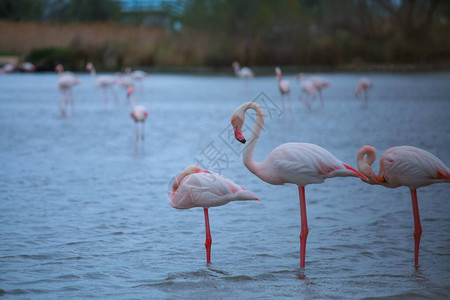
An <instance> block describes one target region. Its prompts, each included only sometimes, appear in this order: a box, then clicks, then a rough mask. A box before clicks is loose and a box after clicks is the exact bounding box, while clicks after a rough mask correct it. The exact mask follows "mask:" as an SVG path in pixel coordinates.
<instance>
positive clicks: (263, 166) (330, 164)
mask: <svg viewBox="0 0 450 300" xmlns="http://www.w3.org/2000/svg"><path fill="white" fill-rule="evenodd" d="M248 109H253V110H254V111H255V112H256V122H255V124H254V125H253V129H252V136H251V138H250V142H249V143H248V144H247V145H246V146H245V148H244V155H243V162H244V165H245V166H246V167H247V169H248V170H249V171H250V172H252V173H253V174H255V175H256V176H258V177H259V178H260V179H261V180H263V181H265V182H267V183H270V184H274V185H281V184H285V183H293V184H296V185H297V186H298V191H299V197H300V217H301V233H300V268H304V267H305V248H306V238H307V236H308V222H307V218H306V203H305V186H306V185H308V184H312V183H322V182H323V181H324V180H325V179H327V178H332V177H347V176H351V177H359V178H363V179H366V177H365V176H364V175H362V174H361V173H359V172H358V171H356V170H355V169H353V168H352V167H350V166H349V165H347V164H345V163H343V162H342V161H340V160H339V159H337V158H336V157H335V156H334V155H333V154H331V153H330V152H328V151H327V150H325V149H323V148H322V147H319V146H317V145H314V144H309V143H286V144H282V145H280V146H278V147H277V148H275V149H274V150H273V151H272V152H271V153H270V154H269V155H268V156H267V157H266V159H265V160H263V161H262V162H256V161H254V159H253V150H254V148H255V145H256V141H257V140H258V138H259V135H260V134H261V130H262V128H263V125H264V112H263V110H262V109H261V107H260V106H259V105H258V104H256V103H254V102H247V103H244V104H242V105H241V106H239V107H238V108H236V110H235V111H234V113H233V115H232V117H231V124H232V126H233V128H234V135H235V137H236V139H237V140H238V141H239V142H241V143H245V142H246V140H245V138H244V136H243V135H242V126H243V125H244V120H245V112H246V111H247V110H248Z"/></svg>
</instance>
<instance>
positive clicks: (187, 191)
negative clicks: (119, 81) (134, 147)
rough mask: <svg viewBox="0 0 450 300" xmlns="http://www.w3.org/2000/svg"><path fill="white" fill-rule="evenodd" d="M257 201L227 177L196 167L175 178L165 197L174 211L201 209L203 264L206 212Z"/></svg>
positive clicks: (208, 256) (208, 257)
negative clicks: (211, 208) (216, 208)
mask: <svg viewBox="0 0 450 300" xmlns="http://www.w3.org/2000/svg"><path fill="white" fill-rule="evenodd" d="M244 200H259V199H258V198H257V197H256V195H255V194H254V193H252V192H250V191H247V190H246V189H244V188H243V187H241V186H239V185H237V184H236V183H234V182H233V181H231V180H229V179H228V178H226V177H224V176H222V175H219V174H216V173H213V172H210V171H206V170H203V169H201V168H199V167H198V166H196V165H192V166H189V167H187V168H186V169H184V170H183V171H182V172H181V173H180V174H179V175H178V176H177V178H176V179H175V181H174V183H173V186H172V192H171V193H170V196H169V201H170V205H171V206H172V207H174V208H178V209H188V208H192V207H203V212H204V214H205V228H206V242H205V247H206V262H207V263H210V262H211V244H212V238H211V231H210V227H209V216H208V209H209V208H210V207H215V206H221V205H225V204H227V203H228V202H230V201H244Z"/></svg>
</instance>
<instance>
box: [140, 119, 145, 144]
mask: <svg viewBox="0 0 450 300" xmlns="http://www.w3.org/2000/svg"><path fill="white" fill-rule="evenodd" d="M141 127H142V133H141V139H142V140H143V139H144V138H145V122H142V125H141Z"/></svg>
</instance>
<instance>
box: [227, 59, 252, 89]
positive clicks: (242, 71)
mask: <svg viewBox="0 0 450 300" xmlns="http://www.w3.org/2000/svg"><path fill="white" fill-rule="evenodd" d="M231 66H232V67H233V70H234V74H235V75H236V77H239V78H242V79H243V80H244V85H245V88H248V80H249V79H250V78H253V77H255V73H254V72H253V70H252V69H250V68H248V67H242V68H241V65H240V64H239V63H238V62H237V61H235V62H233V64H232V65H231Z"/></svg>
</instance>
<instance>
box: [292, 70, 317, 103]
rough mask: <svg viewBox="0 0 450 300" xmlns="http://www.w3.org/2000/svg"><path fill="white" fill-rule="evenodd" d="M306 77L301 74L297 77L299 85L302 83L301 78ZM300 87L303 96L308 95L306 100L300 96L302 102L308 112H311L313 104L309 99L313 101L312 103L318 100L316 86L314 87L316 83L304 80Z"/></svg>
mask: <svg viewBox="0 0 450 300" xmlns="http://www.w3.org/2000/svg"><path fill="white" fill-rule="evenodd" d="M304 76H305V75H304V74H303V73H300V74H298V75H297V77H296V78H297V83H298V82H300V80H301V78H302V77H304ZM300 87H301V90H302V93H303V94H306V97H305V98H304V97H303V96H302V95H301V96H300V98H299V99H300V101H301V102H303V104H304V105H305V107H306V109H307V110H311V102H310V101H309V99H311V100H312V102H314V101H315V99H316V91H317V89H316V86H315V85H314V82H312V80H310V79H308V80H303V81H302V82H301V83H300Z"/></svg>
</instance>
